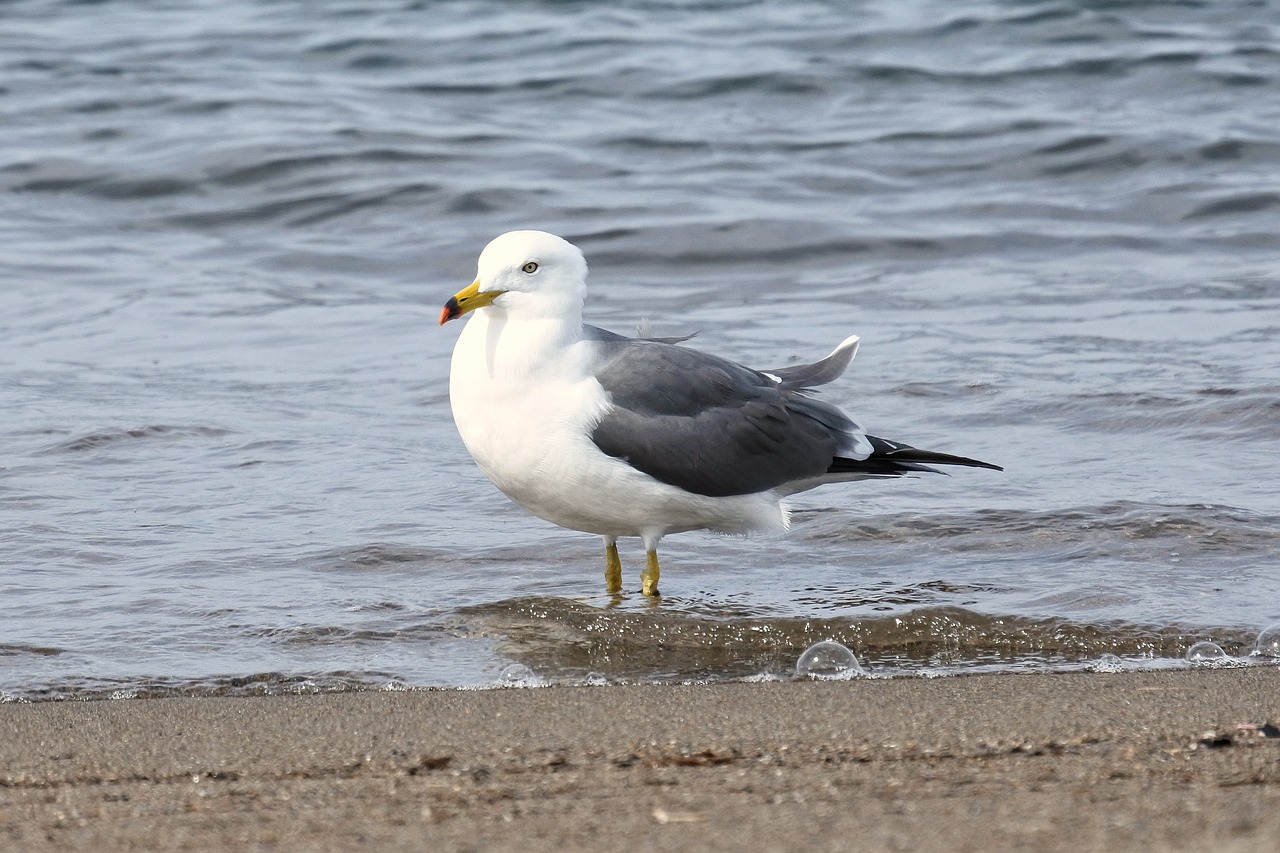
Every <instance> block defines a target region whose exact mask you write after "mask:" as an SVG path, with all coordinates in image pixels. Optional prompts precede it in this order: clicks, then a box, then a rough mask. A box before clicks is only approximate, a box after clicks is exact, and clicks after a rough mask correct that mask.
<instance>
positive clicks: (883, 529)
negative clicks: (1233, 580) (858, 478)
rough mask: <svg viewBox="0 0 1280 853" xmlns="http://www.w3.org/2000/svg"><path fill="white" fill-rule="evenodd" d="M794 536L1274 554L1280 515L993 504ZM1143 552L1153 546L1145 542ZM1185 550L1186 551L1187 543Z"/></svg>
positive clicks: (1225, 509)
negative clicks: (1171, 542)
mask: <svg viewBox="0 0 1280 853" xmlns="http://www.w3.org/2000/svg"><path fill="white" fill-rule="evenodd" d="M808 515H812V516H813V520H812V523H809V524H805V525H798V526H797V527H798V529H797V530H796V533H797V534H798V535H801V536H804V537H805V538H806V539H812V540H814V541H823V542H828V541H829V542H843V541H848V542H858V543H866V542H881V543H884V542H895V543H909V542H928V543H934V544H936V543H940V542H944V541H945V542H946V543H947V547H948V548H949V549H950V550H953V551H963V550H966V549H973V550H979V551H983V552H995V551H999V550H1001V549H1002V548H1003V547H1009V548H1019V549H1020V548H1024V547H1025V543H1026V537H1028V536H1032V537H1035V539H1036V541H1037V542H1038V543H1040V545H1041V546H1042V547H1044V548H1054V547H1058V548H1061V547H1070V546H1073V545H1079V544H1088V545H1092V546H1094V547H1099V548H1100V547H1103V545H1104V543H1105V542H1106V541H1107V540H1108V539H1112V540H1117V541H1135V540H1152V539H1161V538H1170V539H1176V540H1178V543H1179V544H1185V545H1186V546H1191V547H1194V548H1195V549H1203V550H1218V551H1222V550H1228V551H1231V552H1232V553H1234V554H1237V555H1240V554H1246V553H1271V552H1274V551H1275V550H1276V549H1277V548H1280V518H1277V517H1272V516H1267V515H1263V514H1259V513H1255V512H1250V511H1248V510H1243V509H1237V508H1235V507H1229V506H1216V505H1212V504H1193V505H1172V506H1169V505H1162V504H1146V503H1138V502H1128V501H1121V502H1116V503H1111V504H1105V505H1102V506H1089V507H1074V508H1065V509H1056V510H1048V511H1033V510H1017V509H992V510H978V511H975V512H972V513H966V514H964V515H956V516H925V517H922V516H918V515H907V516H889V517H882V518H876V519H873V520H870V521H862V522H855V523H851V522H850V521H849V520H848V519H847V518H841V519H830V518H827V517H826V516H825V515H824V514H823V513H804V512H798V513H796V514H795V517H796V518H797V520H798V519H800V518H805V517H806V516H808ZM1143 550H1144V552H1145V551H1147V550H1149V548H1148V547H1147V546H1143ZM1184 550H1186V549H1185V548H1184Z"/></svg>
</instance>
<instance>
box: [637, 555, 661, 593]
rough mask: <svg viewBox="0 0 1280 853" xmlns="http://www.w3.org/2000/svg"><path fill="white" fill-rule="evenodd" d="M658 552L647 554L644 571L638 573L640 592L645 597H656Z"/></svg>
mask: <svg viewBox="0 0 1280 853" xmlns="http://www.w3.org/2000/svg"><path fill="white" fill-rule="evenodd" d="M658 574H659V570H658V551H657V549H656V548H655V549H653V550H651V551H649V552H648V560H647V561H646V563H645V567H644V571H643V572H641V573H640V591H641V592H643V593H644V594H645V595H651V596H653V597H654V598H657V597H658Z"/></svg>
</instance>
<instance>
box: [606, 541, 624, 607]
mask: <svg viewBox="0 0 1280 853" xmlns="http://www.w3.org/2000/svg"><path fill="white" fill-rule="evenodd" d="M604 585H605V589H606V590H607V591H608V593H609V594H610V595H620V594H621V593H622V560H620V559H618V543H617V542H606V543H605V544H604Z"/></svg>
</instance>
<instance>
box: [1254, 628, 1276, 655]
mask: <svg viewBox="0 0 1280 853" xmlns="http://www.w3.org/2000/svg"><path fill="white" fill-rule="evenodd" d="M1253 653H1254V654H1255V655H1262V656H1263V657H1264V658H1280V624H1276V625H1272V626H1271V627H1270V628H1267V629H1265V630H1264V631H1263V632H1262V633H1261V634H1259V635H1258V641H1257V642H1256V643H1254V644H1253Z"/></svg>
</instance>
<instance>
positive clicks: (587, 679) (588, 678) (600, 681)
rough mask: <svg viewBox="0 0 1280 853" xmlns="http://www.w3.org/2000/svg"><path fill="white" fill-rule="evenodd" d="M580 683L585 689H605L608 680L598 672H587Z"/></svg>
mask: <svg viewBox="0 0 1280 853" xmlns="http://www.w3.org/2000/svg"><path fill="white" fill-rule="evenodd" d="M582 683H583V684H585V685H586V686H587V687H607V686H608V684H609V679H608V677H607V676H605V675H604V674H603V673H600V672H588V673H587V674H586V675H585V676H583V679H582Z"/></svg>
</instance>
